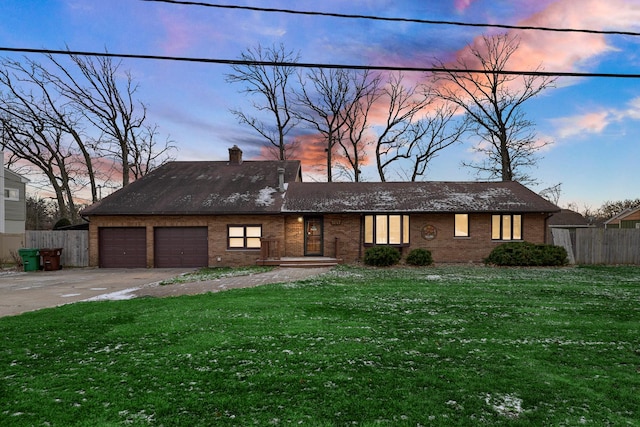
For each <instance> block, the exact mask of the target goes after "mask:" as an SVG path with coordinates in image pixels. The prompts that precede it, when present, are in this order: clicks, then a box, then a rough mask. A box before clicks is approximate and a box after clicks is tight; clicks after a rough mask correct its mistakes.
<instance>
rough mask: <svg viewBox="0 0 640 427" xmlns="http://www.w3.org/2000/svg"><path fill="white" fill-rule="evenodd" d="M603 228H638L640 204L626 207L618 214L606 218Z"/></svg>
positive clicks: (639, 223) (639, 227)
mask: <svg viewBox="0 0 640 427" xmlns="http://www.w3.org/2000/svg"><path fill="white" fill-rule="evenodd" d="M604 228H638V229H640V206H637V207H635V208H628V209H625V210H623V211H622V212H620V213H619V214H618V215H616V216H614V217H612V218H610V219H608V220H606V221H605V222H604Z"/></svg>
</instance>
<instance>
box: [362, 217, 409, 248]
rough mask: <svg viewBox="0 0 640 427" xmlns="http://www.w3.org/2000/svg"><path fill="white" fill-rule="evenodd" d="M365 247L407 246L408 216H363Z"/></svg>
mask: <svg viewBox="0 0 640 427" xmlns="http://www.w3.org/2000/svg"><path fill="white" fill-rule="evenodd" d="M364 243H365V245H396V246H402V245H408V244H409V215H365V216H364Z"/></svg>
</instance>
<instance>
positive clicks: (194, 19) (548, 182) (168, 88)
mask: <svg viewBox="0 0 640 427" xmlns="http://www.w3.org/2000/svg"><path fill="white" fill-rule="evenodd" d="M2 3H3V4H2V20H0V46H3V47H23V48H48V49H64V48H65V46H68V47H69V49H71V50H77V51H104V50H105V49H106V50H108V51H109V52H112V53H130V54H151V55H153V54H155V55H168V56H191V57H204V58H227V59H234V58H238V57H239V56H240V54H241V52H242V51H244V50H246V49H247V48H254V47H256V46H257V45H258V44H261V45H262V46H271V45H274V44H280V43H282V44H284V45H285V47H286V48H287V49H289V50H294V51H300V60H301V62H315V63H348V64H362V65H366V64H373V65H394V66H396V65H397V66H429V65H430V64H431V63H432V60H433V58H434V57H437V58H440V59H442V60H443V61H448V60H450V59H452V58H455V57H456V56H457V55H461V54H463V53H464V51H465V48H466V46H467V45H468V44H470V43H472V42H473V41H474V39H476V38H477V37H479V36H481V35H482V34H488V33H490V32H491V31H495V30H491V29H488V28H482V27H473V28H471V27H453V26H433V25H418V24H409V23H397V22H378V21H366V20H344V19H338V18H328V17H317V16H300V15H288V14H276V13H261V12H254V11H246V10H230V9H217V8H203V7H198V6H184V5H171V4H164V3H153V2H144V1H140V0H109V1H86V0H40V1H24V0H3V2H2ZM211 3H214V1H213V0H212V1H211ZM230 3H233V4H239V5H249V6H261V7H272V8H289V9H296V10H313V11H322V12H336V13H346V14H363V15H377V16H389V17H404V18H418V19H429V20H448V21H464V22H478V23H496V24H511V25H534V26H548V27H573V28H589V29H598V30H618V31H633V32H640V2H638V1H637V0H608V1H606V2H605V1H602V0H580V1H577V0H557V1H554V0H514V1H496V0H456V1H454V0H449V1H445V0H442V1H437V0H434V1H420V2H418V1H414V0H354V1H350V2H345V1H341V0H326V1H324V2H317V1H306V0H302V1H296V2H290V1H285V0H273V1H268V2H267V1H257V0H253V1H238V0H236V1H234V2H222V3H221V4H230ZM520 37H521V48H520V51H519V52H521V54H520V55H519V56H518V58H517V65H518V67H520V68H535V67H537V66H538V65H542V66H543V67H544V69H545V70H547V71H564V72H566V71H576V72H617V73H636V74H639V73H640V72H639V70H640V37H633V36H619V35H606V36H605V35H593V34H575V33H572V34H567V33H547V32H545V33H542V32H532V31H527V32H521V33H520ZM0 54H1V53H0ZM5 56H8V55H5ZM123 68H125V69H129V70H130V71H131V72H132V74H133V76H134V78H135V79H136V81H137V82H138V83H139V84H140V89H139V92H138V97H139V99H140V100H142V101H143V102H145V103H146V104H147V105H148V107H149V110H148V112H149V114H148V119H149V121H150V122H153V123H157V124H158V125H159V127H160V131H161V133H162V134H163V135H168V136H169V137H170V138H171V139H172V140H174V141H175V143H176V145H177V146H178V147H179V150H178V151H177V152H176V153H175V156H176V158H177V159H179V160H222V159H226V158H227V155H228V151H227V150H228V148H229V147H230V146H232V145H233V144H237V145H238V146H240V147H241V148H242V149H243V150H244V152H245V158H257V156H258V155H259V153H260V151H259V145H258V143H257V141H256V136H255V134H253V133H251V131H250V130H249V129H248V128H246V127H244V126H241V125H239V124H238V123H237V121H236V119H235V117H234V116H233V115H232V114H231V113H230V112H229V109H243V110H244V111H246V112H249V113H250V112H251V106H250V99H248V98H246V97H245V96H244V95H243V94H240V93H239V91H240V90H241V89H242V87H241V86H240V85H231V84H229V83H226V82H225V74H226V73H229V72H230V71H231V70H230V68H229V67H228V66H226V65H212V64H196V63H178V62H167V61H150V60H130V59H127V60H124V62H123ZM525 111H526V114H527V117H528V118H529V119H531V120H532V121H534V122H535V123H536V131H537V133H538V136H539V137H540V138H543V139H545V140H550V141H553V144H551V145H550V146H548V147H546V148H545V149H544V151H543V152H541V155H542V159H541V160H540V161H539V163H538V167H537V168H536V169H533V170H531V171H530V174H531V175H532V176H533V177H535V178H536V179H537V180H538V181H539V185H537V186H532V189H533V190H534V191H540V190H542V189H543V188H546V187H549V186H552V185H555V184H558V183H561V184H562V194H561V197H560V201H559V204H560V205H561V206H566V205H567V204H569V203H573V204H574V205H577V206H578V207H579V208H583V207H590V208H597V207H599V206H600V205H601V204H602V203H604V202H605V201H609V200H611V201H615V200H623V199H635V198H639V197H640V190H639V186H638V179H637V174H638V172H637V171H638V164H639V163H640V141H639V135H640V79H604V78H580V79H568V78H565V79H560V80H558V84H557V87H556V88H555V89H549V90H547V91H546V92H544V93H543V94H542V95H541V96H540V97H538V98H536V99H534V100H532V101H530V102H529V103H528V104H526V105H525ZM470 148H471V144H470V143H464V144H460V145H458V146H456V147H453V148H450V149H448V150H447V151H445V152H443V153H442V154H441V155H440V156H439V157H438V158H436V159H435V160H433V162H432V163H431V170H430V172H429V174H428V175H427V177H426V178H427V179H431V180H449V181H456V180H473V179H476V178H477V177H476V175H475V173H474V171H472V170H470V169H467V168H462V167H461V166H460V163H461V161H464V160H466V161H469V160H471V159H472V158H473V153H472V152H471V150H470ZM364 178H365V179H368V180H371V181H373V180H376V179H377V176H376V175H375V173H374V172H373V171H367V170H365V172H364Z"/></svg>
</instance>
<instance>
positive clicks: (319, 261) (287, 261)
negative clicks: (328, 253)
mask: <svg viewBox="0 0 640 427" xmlns="http://www.w3.org/2000/svg"><path fill="white" fill-rule="evenodd" d="M256 263H257V264H258V265H275V266H278V267H287V268H321V267H335V266H336V265H338V264H340V263H342V260H341V259H338V258H330V257H300V258H291V257H285V258H280V259H259V260H258V261H256Z"/></svg>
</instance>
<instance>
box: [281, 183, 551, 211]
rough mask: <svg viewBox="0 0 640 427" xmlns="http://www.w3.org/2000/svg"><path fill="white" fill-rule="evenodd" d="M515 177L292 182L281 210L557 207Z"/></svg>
mask: <svg viewBox="0 0 640 427" xmlns="http://www.w3.org/2000/svg"><path fill="white" fill-rule="evenodd" d="M559 211H560V208H558V207H557V206H556V205H554V204H553V203H550V202H548V201H547V200H545V199H543V198H542V197H540V196H539V195H537V194H536V193H534V192H533V191H531V190H529V189H528V188H526V187H525V186H523V185H522V184H519V183H517V182H358V183H349V182H334V183H302V182H300V183H292V184H290V185H289V187H288V190H287V194H286V198H285V204H284V206H283V212H291V213H304V212H317V213H338V212H424V213H436V212H458V213H470V212H483V213H489V212H519V213H528V212H559Z"/></svg>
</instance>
